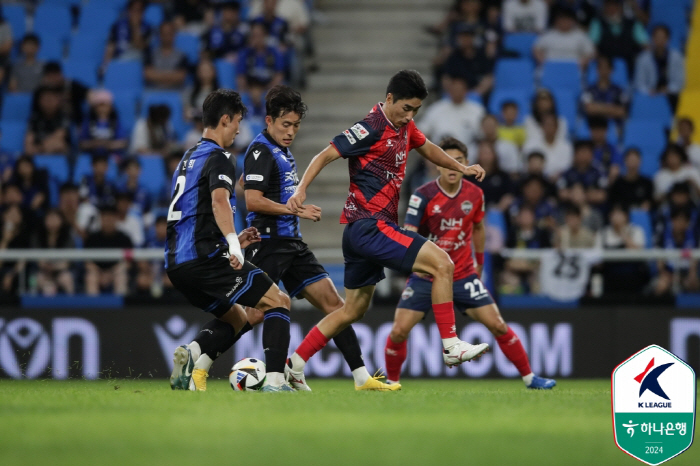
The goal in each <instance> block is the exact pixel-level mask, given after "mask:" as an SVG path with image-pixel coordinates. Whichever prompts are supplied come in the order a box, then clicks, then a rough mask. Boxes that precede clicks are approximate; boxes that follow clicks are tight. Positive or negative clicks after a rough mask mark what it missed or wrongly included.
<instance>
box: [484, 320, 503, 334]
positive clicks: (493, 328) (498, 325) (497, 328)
mask: <svg viewBox="0 0 700 466" xmlns="http://www.w3.org/2000/svg"><path fill="white" fill-rule="evenodd" d="M488 328H489V331H490V332H491V333H492V334H493V336H496V337H500V336H501V335H505V334H506V333H508V324H506V323H505V322H503V321H502V320H500V319H499V320H498V321H496V322H493V323H490V324H489V325H488Z"/></svg>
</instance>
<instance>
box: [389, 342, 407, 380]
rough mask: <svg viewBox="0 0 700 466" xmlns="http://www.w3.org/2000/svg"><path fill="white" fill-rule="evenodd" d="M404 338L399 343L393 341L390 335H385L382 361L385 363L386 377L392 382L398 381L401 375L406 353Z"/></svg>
mask: <svg viewBox="0 0 700 466" xmlns="http://www.w3.org/2000/svg"><path fill="white" fill-rule="evenodd" d="M407 343H408V342H407V341H406V340H404V341H402V342H401V343H394V341H393V340H392V339H391V336H388V337H386V346H385V347H384V361H385V364H386V378H387V380H391V381H392V382H398V381H399V378H400V377H401V366H402V365H403V363H404V361H406V355H407V354H408V351H407V347H408V344H407Z"/></svg>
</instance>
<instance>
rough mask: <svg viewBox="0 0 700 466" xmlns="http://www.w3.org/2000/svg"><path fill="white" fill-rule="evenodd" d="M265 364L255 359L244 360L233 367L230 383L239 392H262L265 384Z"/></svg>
mask: <svg viewBox="0 0 700 466" xmlns="http://www.w3.org/2000/svg"><path fill="white" fill-rule="evenodd" d="M266 374H267V371H266V370H265V363H264V362H262V361H261V360H259V359H255V358H243V359H241V360H240V361H238V362H237V363H236V364H234V365H233V368H231V374H230V375H229V376H228V381H229V382H230V383H231V388H233V389H234V390H235V391H237V392H243V391H250V390H260V389H261V388H262V386H263V384H264V383H265V375H266Z"/></svg>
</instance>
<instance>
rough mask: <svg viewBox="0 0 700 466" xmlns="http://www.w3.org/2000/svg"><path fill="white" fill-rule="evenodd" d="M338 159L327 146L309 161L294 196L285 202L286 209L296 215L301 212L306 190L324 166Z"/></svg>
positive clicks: (329, 146) (331, 148) (333, 148)
mask: <svg viewBox="0 0 700 466" xmlns="http://www.w3.org/2000/svg"><path fill="white" fill-rule="evenodd" d="M339 158H340V154H339V153H338V151H337V150H335V147H333V146H332V145H330V144H329V145H328V147H326V148H325V149H323V150H322V151H321V152H320V153H318V154H317V155H316V156H315V157H314V158H313V159H311V163H309V166H308V167H307V168H306V171H305V172H304V176H302V177H301V181H300V182H299V185H298V186H297V189H296V191H295V192H294V195H292V197H290V198H289V200H288V201H287V207H288V208H289V210H290V211H291V212H292V213H294V214H298V213H299V212H300V211H301V210H302V208H303V207H304V206H303V204H304V201H305V200H306V188H308V187H309V185H310V184H311V182H312V181H313V180H314V179H315V178H316V177H317V176H318V174H319V173H321V170H323V169H324V167H325V166H326V165H328V164H329V163H331V162H333V161H334V160H338V159H339Z"/></svg>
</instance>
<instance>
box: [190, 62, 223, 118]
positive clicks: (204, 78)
mask: <svg viewBox="0 0 700 466" xmlns="http://www.w3.org/2000/svg"><path fill="white" fill-rule="evenodd" d="M218 88H219V78H218V76H217V74H216V67H215V66H214V62H212V61H211V60H207V59H202V60H200V61H199V63H197V69H196V70H195V74H194V83H193V85H192V88H191V89H190V90H189V91H188V92H187V95H188V99H187V117H188V118H192V117H193V116H194V115H195V113H199V114H201V113H202V105H203V104H204V99H206V98H207V96H208V95H209V94H210V93H211V92H213V91H215V90H217V89H218Z"/></svg>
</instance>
